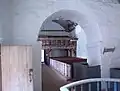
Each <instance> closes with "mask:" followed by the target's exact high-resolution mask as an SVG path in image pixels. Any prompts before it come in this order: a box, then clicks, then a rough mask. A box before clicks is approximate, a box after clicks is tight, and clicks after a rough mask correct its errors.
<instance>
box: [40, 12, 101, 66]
mask: <svg viewBox="0 0 120 91" xmlns="http://www.w3.org/2000/svg"><path fill="white" fill-rule="evenodd" d="M91 14H92V13H91ZM59 17H62V18H64V19H69V20H72V21H74V22H76V23H78V24H79V25H80V26H81V28H82V29H83V30H84V32H85V34H86V36H87V50H88V63H89V65H99V64H100V61H101V48H102V44H101V43H102V35H101V31H100V29H99V26H98V24H97V21H96V19H94V18H93V17H91V15H88V14H85V13H81V12H79V11H76V10H59V11H57V12H55V13H53V14H52V15H50V16H49V17H48V18H47V19H45V21H44V22H43V23H42V26H41V28H40V30H41V29H42V28H43V26H44V27H45V24H46V22H48V21H49V20H52V19H56V18H59ZM75 32H76V31H74V32H73V33H75Z"/></svg>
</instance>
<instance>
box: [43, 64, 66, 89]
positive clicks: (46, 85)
mask: <svg viewBox="0 0 120 91" xmlns="http://www.w3.org/2000/svg"><path fill="white" fill-rule="evenodd" d="M65 84H66V81H65V79H64V78H63V77H62V76H60V74H59V73H58V72H56V71H54V70H52V69H51V68H50V67H48V66H46V65H45V64H42V91H59V88H60V87H61V86H63V85H65Z"/></svg>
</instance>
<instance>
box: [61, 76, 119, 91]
mask: <svg viewBox="0 0 120 91" xmlns="http://www.w3.org/2000/svg"><path fill="white" fill-rule="evenodd" d="M92 82H120V79H115V78H114V79H113V78H93V79H85V80H80V81H76V82H72V83H70V84H67V85H65V86H62V87H61V88H60V91H69V90H68V88H70V87H74V86H77V85H82V84H86V83H92Z"/></svg>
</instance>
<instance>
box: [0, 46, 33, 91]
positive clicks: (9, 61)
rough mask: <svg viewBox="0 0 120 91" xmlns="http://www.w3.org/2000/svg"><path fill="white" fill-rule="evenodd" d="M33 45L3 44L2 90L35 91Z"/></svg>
mask: <svg viewBox="0 0 120 91" xmlns="http://www.w3.org/2000/svg"><path fill="white" fill-rule="evenodd" d="M33 70H34V69H33V68H32V47H31V46H23V45H22V46H12V45H2V46H1V74H2V83H1V84H2V91H33V80H32V77H33Z"/></svg>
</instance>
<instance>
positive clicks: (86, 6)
mask: <svg viewBox="0 0 120 91" xmlns="http://www.w3.org/2000/svg"><path fill="white" fill-rule="evenodd" d="M1 7H2V8H1ZM63 9H67V10H77V11H79V12H80V13H81V14H83V16H84V15H85V17H88V19H90V20H91V21H92V20H94V23H92V24H91V23H90V21H89V24H91V25H89V27H87V29H85V28H84V30H87V31H89V32H87V35H88V34H89V33H91V35H90V36H87V37H89V38H88V39H89V40H91V42H90V43H88V45H90V44H91V43H93V42H95V41H97V40H96V39H99V38H100V40H101V39H104V41H103V42H102V44H100V45H98V46H101V45H102V46H103V47H104V46H106V47H109V46H117V49H116V51H115V53H114V55H113V54H112V56H113V57H112V58H111V59H110V60H108V59H107V58H106V57H105V58H104V60H103V59H102V61H101V62H99V61H98V60H97V62H98V63H97V64H99V63H102V64H103V65H104V62H105V61H106V63H105V64H106V65H107V67H109V66H108V64H107V62H112V63H113V64H111V66H112V67H116V66H117V67H119V65H117V64H118V63H119V60H120V59H119V45H118V44H119V43H120V42H119V39H120V37H119V34H120V31H119V29H120V26H119V24H120V22H119V20H120V18H119V16H120V13H119V9H120V5H119V4H112V3H109V4H108V3H103V2H96V1H95V2H93V0H84V1H83V0H56V1H48V0H0V12H2V14H0V19H1V21H2V22H1V21H0V22H1V23H0V24H1V25H2V26H1V30H2V38H3V43H8V44H10V43H14V44H32V45H33V46H34V49H33V50H34V57H33V58H35V60H37V61H35V62H38V61H39V60H40V53H39V50H37V48H40V47H39V46H38V44H37V42H36V40H37V35H38V32H39V29H40V27H41V25H42V23H43V21H44V20H45V19H46V18H47V17H48V16H50V15H51V14H53V13H55V12H57V11H59V10H63ZM91 12H92V13H91ZM70 14H71V15H69V14H68V15H67V17H68V18H71V19H73V20H75V16H74V15H72V13H70ZM69 16H73V17H69ZM1 17H2V18H1ZM82 18H83V17H82ZM87 21H88V20H86V21H82V22H81V23H84V24H85V23H86V22H87ZM92 22H93V21H92ZM81 23H80V24H81ZM97 23H98V25H96V24H97ZM87 24H88V23H87ZM87 24H85V25H87ZM94 24H95V25H94ZM47 25H49V24H47ZM53 25H54V24H53ZM49 26H50V25H49ZM91 26H95V27H91ZM82 27H83V26H82ZM84 27H85V26H84ZM98 28H99V30H101V31H100V32H101V34H102V36H101V35H100V33H99V32H98V34H97V35H95V34H94V32H95V31H96V29H98ZM55 29H56V28H55ZM91 37H92V38H91ZM111 40H112V41H111ZM98 44H99V43H98ZM112 44H114V45H112ZM96 48H97V49H98V51H100V50H101V48H100V49H99V48H98V47H96ZM98 54H100V52H99V53H98ZM93 56H94V55H93ZM96 58H97V57H96ZM99 58H101V57H99ZM92 62H96V60H94V61H92ZM95 64H96V63H95ZM35 65H37V63H35V64H34V66H35ZM37 67H38V68H40V67H39V66H37ZM104 67H105V65H104ZM104 67H103V68H104ZM38 68H36V69H37V71H38V72H39V69H38ZM37 71H36V72H37ZM103 71H104V70H103ZM106 71H107V70H106ZM106 71H105V72H106ZM38 78H40V75H38ZM36 84H38V83H37V82H36ZM40 85H41V84H40ZM35 91H40V87H38V85H36V88H35Z"/></svg>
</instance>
